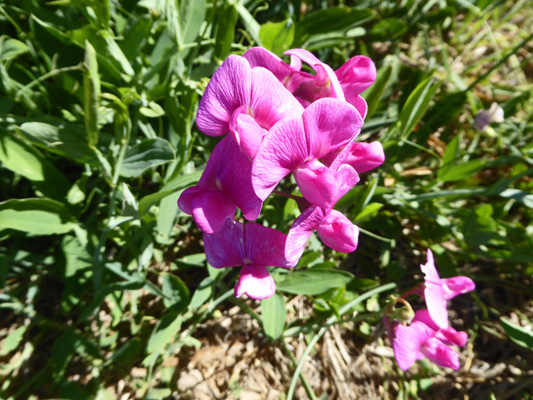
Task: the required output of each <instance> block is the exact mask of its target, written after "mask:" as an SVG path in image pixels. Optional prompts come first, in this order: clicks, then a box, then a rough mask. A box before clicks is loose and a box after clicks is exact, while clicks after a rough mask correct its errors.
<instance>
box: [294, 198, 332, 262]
mask: <svg viewBox="0 0 533 400" xmlns="http://www.w3.org/2000/svg"><path fill="white" fill-rule="evenodd" d="M324 218H325V215H324V211H322V209H321V208H320V207H317V206H312V207H309V208H308V209H306V210H305V211H304V212H303V213H302V214H301V215H300V216H299V217H298V218H296V220H295V221H294V222H293V224H292V226H291V229H290V230H289V234H288V235H287V242H286V244H285V257H286V258H287V260H289V262H290V263H293V264H294V265H296V264H298V260H299V259H300V257H301V256H302V254H303V252H304V250H305V244H306V243H307V240H308V239H309V237H310V236H311V235H312V234H313V232H314V231H315V230H316V229H317V228H318V226H319V225H320V224H321V223H322V221H324Z"/></svg>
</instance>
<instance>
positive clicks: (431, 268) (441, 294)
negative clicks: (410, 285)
mask: <svg viewBox="0 0 533 400" xmlns="http://www.w3.org/2000/svg"><path fill="white" fill-rule="evenodd" d="M420 268H421V269H422V272H423V273H424V275H425V276H424V296H423V297H424V298H425V299H426V305H427V307H428V311H429V315H430V316H431V318H432V319H433V321H434V322H435V323H436V324H437V325H438V326H439V327H440V328H442V329H445V328H447V327H448V311H447V310H446V307H447V303H446V301H447V300H450V299H453V298H454V297H455V296H457V295H460V294H464V293H468V292H471V291H472V290H474V289H475V288H476V285H475V283H474V282H473V281H472V279H470V278H468V277H466V276H456V277H454V278H448V279H441V278H440V277H439V274H438V272H437V269H436V268H435V261H434V259H433V253H432V252H431V250H430V249H428V252H427V262H426V264H425V265H421V266H420Z"/></svg>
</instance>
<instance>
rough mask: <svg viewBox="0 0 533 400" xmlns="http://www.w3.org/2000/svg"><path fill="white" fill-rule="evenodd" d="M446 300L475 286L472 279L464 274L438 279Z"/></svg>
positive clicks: (469, 290)
mask: <svg viewBox="0 0 533 400" xmlns="http://www.w3.org/2000/svg"><path fill="white" fill-rule="evenodd" d="M440 281H441V283H442V288H443V291H444V298H445V299H446V300H450V299H453V298H454V297H455V296H458V295H460V294H464V293H468V292H471V291H472V290H474V289H475V288H476V284H475V283H474V281H473V280H472V279H470V278H468V277H466V276H455V277H453V278H446V279H441V280H440Z"/></svg>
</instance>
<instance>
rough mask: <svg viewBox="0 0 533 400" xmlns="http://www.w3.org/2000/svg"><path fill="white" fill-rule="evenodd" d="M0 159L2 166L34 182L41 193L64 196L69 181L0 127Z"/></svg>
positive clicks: (44, 159)
mask: <svg viewBox="0 0 533 400" xmlns="http://www.w3.org/2000/svg"><path fill="white" fill-rule="evenodd" d="M0 160H1V161H2V163H3V164H4V166H5V167H6V168H7V169H9V170H11V171H13V172H15V173H17V174H19V175H22V176H23V177H24V178H26V179H29V180H30V181H32V182H34V183H35V186H36V187H37V189H38V190H40V191H41V192H42V193H43V194H45V195H46V196H48V197H52V198H55V199H61V198H63V197H65V196H66V194H67V192H68V189H69V187H70V182H69V181H68V179H67V178H66V177H65V175H63V173H62V172H61V171H59V170H58V169H57V168H56V167H55V166H54V164H52V163H51V162H50V161H48V159H46V158H45V157H44V156H43V155H42V154H40V153H39V152H38V151H37V150H36V149H34V148H33V147H31V146H30V145H28V144H26V143H25V142H23V141H22V140H20V139H18V138H17V137H15V136H14V135H12V134H10V133H8V132H7V131H5V130H3V129H0Z"/></svg>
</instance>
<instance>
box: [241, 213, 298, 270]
mask: <svg viewBox="0 0 533 400" xmlns="http://www.w3.org/2000/svg"><path fill="white" fill-rule="evenodd" d="M286 240H287V235H285V234H284V233H282V232H280V231H278V230H276V229H272V228H267V227H266V226H263V225H259V224H255V223H248V224H246V225H244V246H245V250H244V252H245V255H246V258H247V259H248V260H249V263H250V264H253V265H264V266H272V267H285V268H291V267H294V266H295V265H296V264H295V263H293V264H291V263H290V262H289V261H288V260H287V259H286V258H285V242H286Z"/></svg>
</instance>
